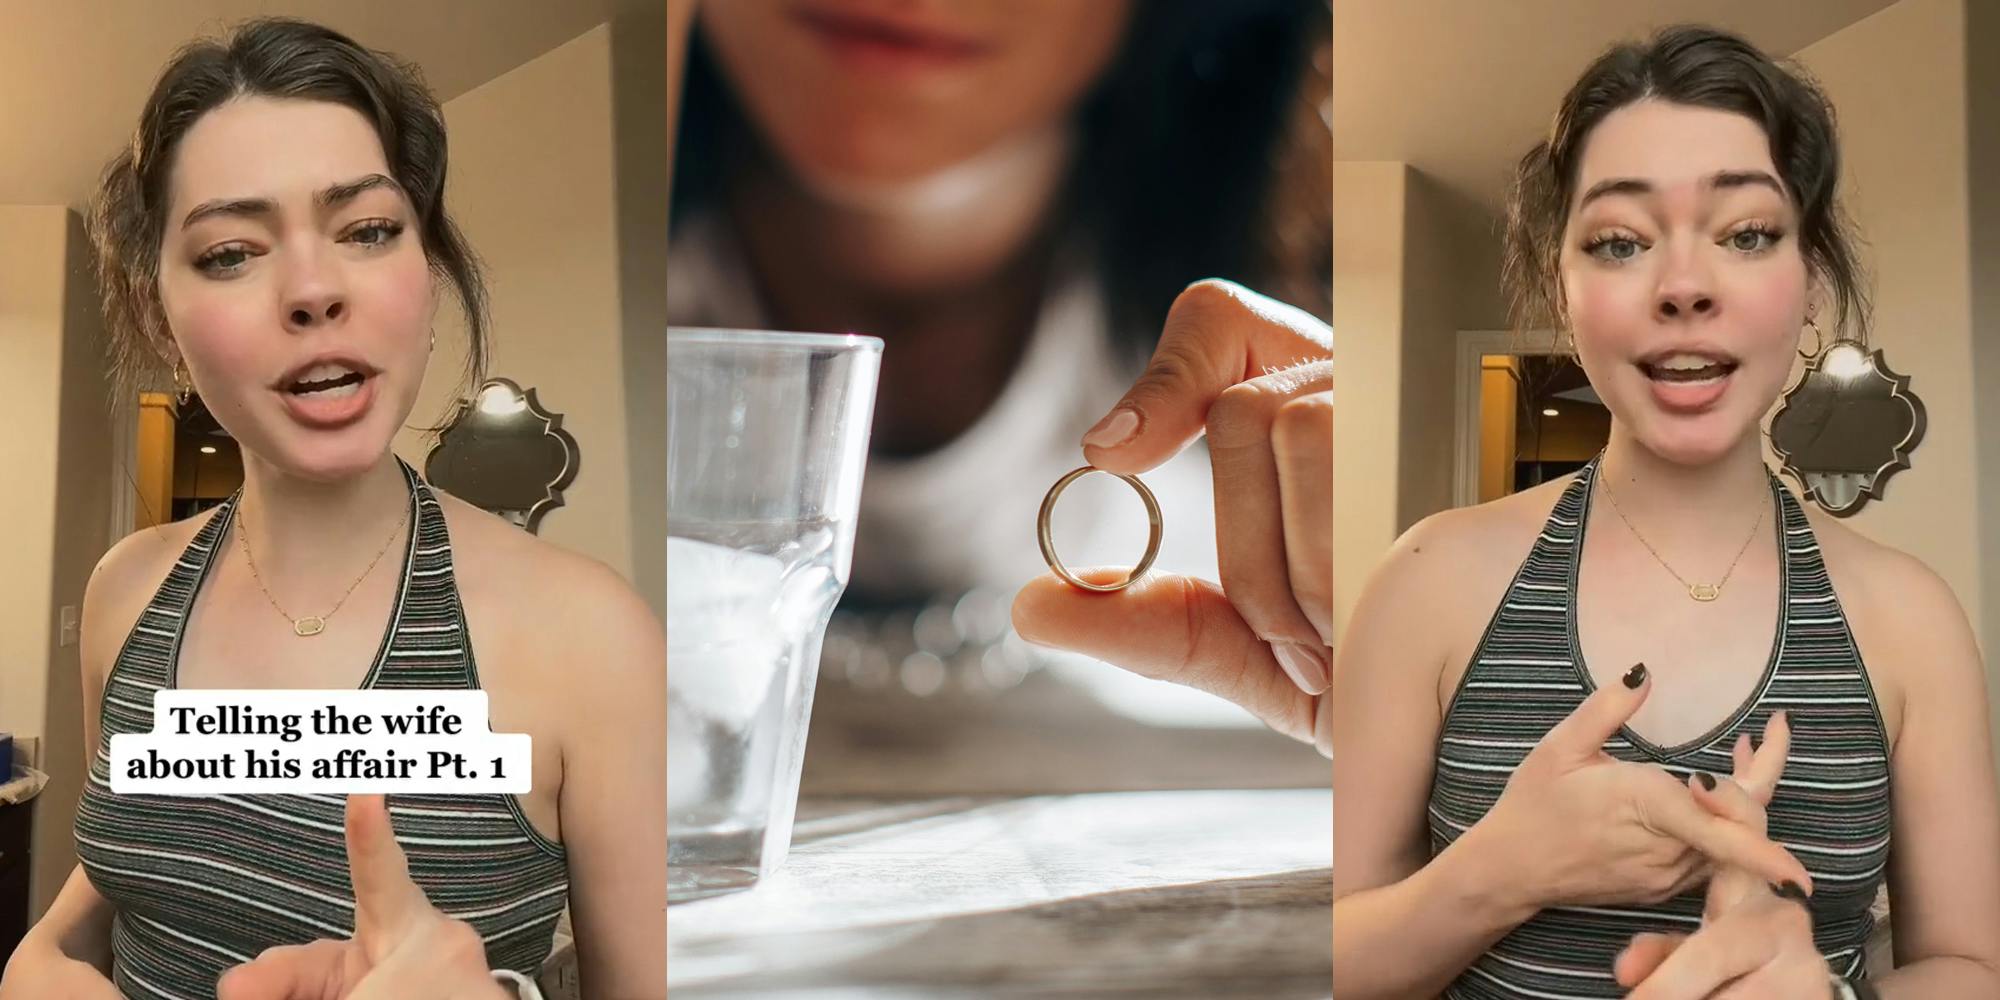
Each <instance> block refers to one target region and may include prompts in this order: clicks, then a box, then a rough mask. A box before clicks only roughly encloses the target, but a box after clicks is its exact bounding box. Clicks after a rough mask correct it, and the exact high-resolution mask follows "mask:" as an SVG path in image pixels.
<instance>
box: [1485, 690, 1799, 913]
mask: <svg viewBox="0 0 2000 1000" xmlns="http://www.w3.org/2000/svg"><path fill="white" fill-rule="evenodd" d="M1651 690H1652V683H1651V678H1650V677H1649V676H1648V674H1647V671H1646V669H1645V667H1644V665H1643V664H1641V665H1639V666H1635V667H1633V668H1632V670H1631V672H1629V673H1627V674H1626V675H1625V678H1624V683H1620V684H1609V685H1605V686H1604V687H1601V688H1599V689H1598V690H1597V691H1595V692H1594V693H1592V694H1591V696H1590V697H1588V698H1586V699H1584V701H1583V704H1581V705H1579V706H1577V709H1576V711H1575V712H1573V713H1571V715H1570V716H1569V717H1568V718H1567V719H1564V720H1563V721H1562V722H1561V723H1558V724H1557V725H1556V726H1555V727H1554V728H1553V729H1550V730H1549V732H1548V733H1547V735H1545V736H1543V737H1542V740H1541V742H1540V743H1539V744H1537V745H1536V747H1535V749H1534V750H1533V751H1531V752H1530V753H1529V754H1528V756H1527V759H1525V760H1524V761H1522V763H1521V766H1520V767H1519V768H1517V769H1516V770H1515V771H1514V774H1513V776H1512V777H1511V778H1510V779H1509V780H1508V782H1507V788H1506V791H1504V792H1503V793H1501V796H1500V799H1499V801H1498V802H1496V803H1495V804H1494V806H1493V808H1492V810H1491V811H1490V812H1488V813H1487V815H1486V816H1485V818H1483V819H1481V820H1480V821H1479V822H1478V823H1477V824H1474V826H1473V827H1472V829H1471V830H1469V831H1467V833H1466V834H1465V837H1464V838H1462V839H1463V840H1465V841H1467V842H1468V844H1467V846H1468V847H1469V848H1472V849H1475V850H1479V851H1483V852H1485V860H1486V863H1485V864H1483V865H1482V866H1481V867H1482V868H1484V869H1486V870H1487V871H1489V872H1492V873H1493V876H1492V877H1494V878H1496V879H1498V880H1500V882H1499V884H1498V885H1496V886H1495V888H1496V889H1497V890H1498V891H1500V892H1501V894H1502V896H1503V898H1506V899H1508V900H1509V901H1510V902H1512V903H1514V904H1515V905H1516V906H1518V907H1519V908H1521V909H1526V910H1535V909H1541V908H1544V907H1548V906H1565V905H1603V904H1614V903H1636V902H1647V903H1650V902H1658V901H1660V900H1664V899H1667V898H1670V897H1672V896H1675V895H1678V894H1679V893H1681V892H1685V891H1686V890H1687V889H1689V888H1692V887H1693V886H1694V885H1696V884H1698V883H1699V882H1700V880H1701V879H1702V878H1703V877H1705V875H1706V872H1707V871H1708V870H1710V869H1711V868H1712V869H1714V870H1718V871H1719V870H1723V869H1725V868H1729V867H1735V868H1740V869H1742V870H1743V871H1745V872H1747V873H1749V874H1751V875H1754V876H1756V877H1757V878H1759V879H1761V880H1763V881H1765V882H1772V883H1781V882H1788V881H1789V882H1795V883H1797V884H1799V885H1800V886H1803V887H1805V888H1806V889H1807V891H1810V890H1811V884H1812V883H1811V876H1810V875H1808V874H1807V873H1806V869H1805V866H1804V865H1802V864H1800V863H1799V861H1798V859H1797V858H1795V857H1793V856H1792V854H1791V852H1789V851H1787V850H1785V849H1784V848H1783V847H1781V846H1779V845H1777V844H1776V843H1773V842H1772V841H1771V840H1769V839H1768V838H1766V837H1765V836H1764V831H1763V829H1762V828H1761V826H1759V825H1755V824H1748V823H1743V822H1738V821H1735V820H1732V819H1729V818H1725V817H1723V816H1718V815H1716V814H1715V813H1713V812H1711V811H1710V810H1708V809H1705V808H1703V807H1702V805H1701V804H1700V803H1698V802H1697V801H1696V800H1695V798H1694V796H1692V795H1690V794H1689V792H1688V787H1687V786H1685V785H1682V784H1681V783H1680V782H1679V781H1676V780H1675V779H1674V778H1673V777H1671V776H1670V775H1668V774H1667V772H1666V771H1664V770H1662V769H1660V768H1658V767H1652V766H1648V765H1644V764H1634V763H1629V762H1625V761H1619V760H1615V759H1613V758H1612V757H1611V756H1609V755H1608V754H1606V753H1605V752H1604V750H1603V746H1604V742H1605V741H1606V740H1608V739H1610V738H1611V737H1612V736H1614V735H1615V734H1617V732H1618V731H1619V729H1620V728H1621V727H1623V726H1624V725H1625V723H1626V721H1627V720H1629V719H1630V718H1631V717H1632V715H1633V713H1635V712H1637V711H1638V709H1639V706H1640V705H1642V704H1644V703H1645V700H1646V695H1647V693H1648V692H1649V691H1651Z"/></svg>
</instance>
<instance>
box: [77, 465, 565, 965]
mask: <svg viewBox="0 0 2000 1000" xmlns="http://www.w3.org/2000/svg"><path fill="white" fill-rule="evenodd" d="M402 469H403V475H404V478H405V480H406V481H407V482H408V484H409V486H410V503H411V505H412V510H411V519H412V522H413V523H414V524H415V526H416V527H415V530H414V531H412V532H411V533H410V539H409V541H408V542H407V543H406V544H405V547H404V555H403V563H402V568H403V579H402V583H401V585H400V586H399V588H398V594H397V598H396V604H395V611H394V614H393V615H392V617H391V619H390V624H389V627H388V628H387V630H386V631H385V632H384V635H383V641H382V644H381V647H380V648H379V649H378V651H377V653H376V657H375V660H374V663H373V666H372V667H371V669H370V670H369V673H368V675H367V679H366V680H365V681H364V682H363V685H362V686H363V687H373V688H430V689H440V688H443V689H458V690H465V689H470V688H477V687H478V683H479V681H478V672H477V669H476V668H475V666H474V664H473V660H472V653H471V648H470V643H469V642H468V640H467V634H466V628H465V616H464V610H463V608H462V607H461V606H460V604H459V598H458V588H457V585H456V583H455V582H454V579H453V576H452V558H451V540H450V538H449V537H448V536H447V535H446V533H445V520H444V512H443V509H442V508H441V507H440V506H439V504H438V501H437V497H436V496H435V495H434V494H433V493H432V492H431V491H430V488H429V487H428V485H426V484H425V483H424V482H423V481H422V480H421V479H420V478H418V476H417V474H416V471H415V470H414V469H412V468H410V467H409V465H408V464H403V465H402ZM240 499H241V493H240V492H239V493H238V495H237V496H235V497H231V498H230V499H229V500H228V501H225V502H224V503H223V504H222V505H221V507H220V508H219V509H218V510H217V511H216V513H215V515H214V516H213V517H212V518H211V519H210V520H209V522H208V523H207V524H206V525H204V526H203V527H202V529H201V531H200V532H199V533H197V534H196V536H195V538H194V540H193V541H192V542H190V543H189V544H188V547H187V549H186V551H185V552H184V553H183V555H182V556H181V558H180V560H179V561H178V562H176V563H175V564H174V567H173V569H172V570H171V571H170V572H169V573H168V575H167V578H166V580H165V582H163V583H162V584H161V585H160V588H159V591H158V592H157V593H156V594H155V596H154V597H153V600H152V602H151V604H149V605H148V606H147V608H146V609H145V611H144V612H142V613H141V614H140V616H139V621H138V623H137V624H136V625H135V627H134V628H133V630H132V633H131V635H130V636H129V637H128V638H127V640H126V643H125V646H124V648H123V649H122V650H121V651H120V652H119V654H118V658H117V660H116V661H115V663H114V664H113V666H112V669H111V674H110V677H109V678H108V679H107V681H106V684H105V692H104V702H103V708H102V713H101V721H102V736H101V738H100V739H99V741H98V746H97V753H96V757H95V761H94V763H93V764H92V766H91V771H90V781H89V782H88V784H87V785H86V787H85V788H84V792H83V797H82V801H81V803H80V805H79V806H78V810H77V817H76V841H77V854H78V856H79V857H80V858H81V860H82V862H83V866H84V870H85V872H86V873H87V874H88V875H89V876H90V881H91V884H92V885H94V886H95V887H96V888H97V891H98V892H100V893H102V894H103V895H104V897H105V898H106V899H108V900H110V901H111V903H112V905H113V906H114V907H115V908H116V916H115V918H114V921H113V924H112V957H113V980H114V982H115V983H116V985H117V987H118V989H119V990H120V991H121V992H123V993H124V994H125V995H126V996H127V997H132V998H145V1000H213V998H214V996H215V985H216V980H217V979H218V978H220V976H221V975H222V973H223V972H224V971H225V970H227V969H228V968H229V967H231V966H233V965H236V964H238V963H241V962H246V961H249V960H251V959H253V958H255V957H256V956H257V953H258V952H260V951H262V950H264V949H265V948H269V947H272V946H274V945H281V944H300V943H304V942H306V941H309V940H312V939H314V938H343V937H347V936H348V935H349V934H351V933H352V932H353V927H354V892H353V889H352V887H351V885H350V884H349V881H348V870H347V849H346V840H345V836H344V832H343V823H342V814H343V804H344V799H343V798H342V797H341V796H338V795H256V796H246V795H217V796H204V797H188V798H182V797H171V796H147V795H113V794H112V793H111V786H110V783H109V782H110V776H109V766H110V759H111V758H110V754H111V737H112V736H114V735H116V734H118V733H143V732H148V731H150V730H151V729H152V727H153V707H152V706H153V692H155V691H157V690H159V689H161V688H171V687H172V686H173V685H174V683H175V675H176V668H177V665H178V661H179V653H180V643H181V635H182V623H183V622H184V621H185V620H186V618H187V615H188V610H189V608H190V607H192V606H193V603H194V598H195V594H196V592H197V591H198V590H199V589H200V587H201V584H202V581H203V580H204V579H205V578H206V576H207V574H208V569H209V566H210V565H211V560H212V559H213V558H214V557H215V556H216V554H217V552H218V550H220V549H222V548H223V546H224V544H225V542H224V539H226V538H227V537H228V531H229V526H230V524H231V522H232V520H233V519H234V515H235V511H236V506H237V503H238V501H239V500H240ZM389 813H390V819H391V822H392V824H393V825H394V827H395V830H396V839H397V841H398V842H399V843H400V844H401V845H402V847H403V850H404V852H405V853H406V854H407V855H408V857H409V864H410V876H411V878H412V879H413V880H414V881H415V882H416V883H417V885H419V886H421V887H422V888H423V890H424V893H425V895H427V896H428V897H430V900H431V902H432V904H433V905H435V906H436V907H437V908H438V909H439V910H441V911H443V912H444V913H445V914H447V915H448V916H452V917H456V918H458V919H461V920H464V921H466V922H467V923H469V924H471V925H472V926H473V927H474V928H475V929H477V930H478V931H479V933H480V935H481V936H482V937H483V938H484V939H485V942H486V955H487V962H488V964H489V965H490V966H491V967H493V968H496V969H500V968H505V969H513V970H515V971H517V972H521V973H523V974H526V975H528V976H530V977H532V976H534V975H535V974H536V973H538V972H539V971H540V968H541V964H542V962H543V960H544V959H545V958H547V956H548V953H549V949H550V947H551V943H552V937H553V933H554V930H555V925H556V921H557V918H558V917H560V915H561V913H562V910H563V907H564V905H565V904H566V903H567V901H568V895H569V875H568V866H567V864H566V863H565V858H564V852H563V848H562V846H561V845H560V844H557V843H555V842H552V841H550V840H549V839H548V838H546V837H544V836H542V835H541V834H540V833H538V832H537V831H536V830H535V829H534V828H533V827H532V826H531V825H530V824H529V822H528V820H527V817H526V816H525V815H524V814H523V813H522V812H521V810H520V807H519V804H518V803H517V802H516V801H515V799H514V797H513V796H510V795H499V794H486V795H470V796H452V795H392V796H390V797H389Z"/></svg>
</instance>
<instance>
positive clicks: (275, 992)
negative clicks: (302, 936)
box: [215, 939, 348, 1000]
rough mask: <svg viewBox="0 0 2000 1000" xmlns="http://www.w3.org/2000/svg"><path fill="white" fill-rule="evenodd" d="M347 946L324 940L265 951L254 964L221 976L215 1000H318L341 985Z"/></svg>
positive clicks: (216, 986)
mask: <svg viewBox="0 0 2000 1000" xmlns="http://www.w3.org/2000/svg"><path fill="white" fill-rule="evenodd" d="M347 954H348V950H347V942H345V941H329V940H325V939H321V940H318V941H313V942H310V943H308V944H290V945H279V946H277V947H274V948H266V949H264V950H263V951H262V952H260V953H259V954H258V955H257V958H256V960H255V961H252V962H247V963H245V964H243V965H239V966H236V967H235V968H232V969H230V970H229V971H227V972H225V973H223V974H222V979H221V981H219V982H217V983H216V984H215V1000H319V998H322V997H325V998H331V997H333V996H334V995H335V993H334V991H335V990H336V989H337V988H338V986H339V983H340V982H341V972H342V970H343V968H344V962H345V961H346V956H347Z"/></svg>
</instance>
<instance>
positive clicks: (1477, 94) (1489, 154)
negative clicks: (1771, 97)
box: [1333, 0, 1893, 214]
mask: <svg viewBox="0 0 2000 1000" xmlns="http://www.w3.org/2000/svg"><path fill="white" fill-rule="evenodd" d="M1892 2H1893V0H1747V2H1746V0H1625V2H1614V0H1334V5H1333V10H1334V13H1333V17H1334V23H1333V123H1334V124H1333V157H1334V159H1335V160H1341V161H1353V160H1391V161H1401V162H1404V163H1408V164H1410V165H1412V166H1414V167H1416V168H1417V169H1419V170H1421V171H1423V172H1424V173H1425V174H1427V175H1429V176H1430V177H1432V178H1433V179H1435V180H1437V181H1438V182H1439V183H1441V184H1442V185H1444V187H1445V188H1447V189H1448V190H1449V191H1450V192H1451V193H1453V194H1455V195H1457V196H1458V197H1459V198H1462V199H1471V200H1472V201H1475V202H1477V203H1478V204H1480V205H1481V206H1484V207H1485V208H1486V209H1487V210H1488V211H1489V212H1494V213H1496V214H1497V212H1498V209H1499V206H1500V204H1501V201H1502V198H1503V195H1504V192H1505V189H1506V183H1507V180H1508V175H1509V171H1510V170H1511V169H1512V165H1513V163H1514V161H1515V160H1516V159H1518V158H1519V156H1520V155H1521V154H1522V153H1525V152H1526V151H1527V149H1528V147H1529V146H1531V145H1533V144H1534V142H1535V140H1536V139H1537V138H1538V137H1539V136H1540V135H1541V133H1542V132H1543V130H1544V129H1546V128H1547V126H1548V121H1549V118H1550V117H1551V116H1552V115H1553V114H1554V112H1555V108H1556V104H1557V102H1559V101H1560V100H1561V99H1562V95H1563V93H1564V92H1565V91H1566V90H1567V89H1568V88H1569V86H1570V84H1571V83H1572V82H1574V80H1575V78H1576V75H1577V74H1578V73H1580V72H1581V71H1582V70H1583V68H1584V67H1585V66H1586V65H1588V64H1589V62H1590V60H1591V59H1593V58H1595V57H1596V56H1597V54H1598V53H1599V52H1601V51H1602V50H1603V49H1604V48H1605V47H1606V46H1607V45H1609V44H1611V43H1613V42H1616V41H1619V40H1622V39H1626V38H1636V37H1641V36H1643V35H1644V34H1646V33H1647V32H1648V31H1649V30H1650V29H1652V28H1655V27H1658V26H1661V25H1665V24H1672V23H1678V22H1688V21H1698V22H1705V23H1709V24H1714V25H1717V26H1719V27H1724V28H1729V29H1732V30H1735V31H1737V32H1739V33H1741V34H1743V35H1744V36H1745V37H1747V38H1749V39H1750V41H1751V42H1753V43H1755V44H1757V45H1758V46H1759V47H1761V48H1763V49H1765V50H1766V51H1768V52H1774V53H1781V54H1784V55H1791V54H1793V53H1795V52H1797V51H1798V50H1800V49H1803V48H1805V47H1807V46H1809V45H1811V44H1812V43H1814V42H1817V41H1819V40H1820V39H1822V38H1825V37H1827V36H1828V35H1831V34H1833V33H1835V32H1837V31H1839V30H1840V29H1842V28H1845V27H1847V26H1848V25H1851V24H1853V23H1855V22H1857V21H1860V20H1861V19H1863V18H1865V17H1867V16H1868V15H1870V14H1873V13H1875V12H1877V11H1879V10H1882V9H1883V8H1885V7H1888V6H1890V5H1891V3H1892Z"/></svg>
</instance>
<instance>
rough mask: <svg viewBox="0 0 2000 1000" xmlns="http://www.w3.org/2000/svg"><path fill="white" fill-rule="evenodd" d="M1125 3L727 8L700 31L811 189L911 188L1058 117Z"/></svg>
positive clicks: (830, 3)
mask: <svg viewBox="0 0 2000 1000" xmlns="http://www.w3.org/2000/svg"><path fill="white" fill-rule="evenodd" d="M1128 8H1129V0H730V2H727V3H709V4H703V5H702V7H701V14H700V16H701V20H702V25H703V29H704V31H705V32H706V34H707V37H708V38H709V39H710V41H711V47H712V48H713V49H714V51H715V52H716V54H717V58H718V59H719V61H720V62H721V64H722V68H723V71H724V72H725V73H726V74H727V76H728V77H729V80H730V84H731V86H732V88H733V89H734V90H735V91H736V93H737V95H738V96H739V98H740V99H741V100H742V102H743V103H744V105H745V106H746V108H747V110H748V113H749V115H750V116H751V117H752V118H753V119H755V121H756V123H757V126H758V129H759V131H760V132H762V133H763V135H764V136H765V138H766V140H767V141H769V142H770V144H771V145H772V146H773V147H774V148H775V149H776V150H777V152H778V154H779V155H780V156H782V157H783V158H784V159H785V161H786V162H787V163H788V164H789V165H790V166H791V168H792V169H793V170H794V171H795V172H797V173H798V174H800V175H801V176H802V177H804V178H805V179H806V180H807V181H808V183H814V182H823V183H826V184H842V183H847V184H852V183H894V182H899V181H910V180H916V179H919V178H923V177H926V176H929V175H931V174H934V173H936V172H937V171H940V170H942V169H944V168H947V167H950V166H953V165H955V164H958V163H961V162H963V161H965V160H968V159H970V158H972V157H974V156H976V155H978V154H979V153H981V152H984V151H986V150H988V149H990V148H992V147H993V146H995V145H996V144H998V143H1001V142H1003V141H1005V140H1007V139H1009V138H1011V137H1014V136H1017V135H1021V134H1024V133H1029V132H1033V131H1036V130H1038V129H1042V128H1046V127H1048V126H1051V125H1053V124H1055V123H1057V122H1059V121H1061V120H1063V119H1064V118H1066V117H1067V116H1068V114H1069V112H1070V109H1071V107H1072V106H1073V105H1075V103H1076V102H1077V101H1078V100H1079V99H1080V98H1081V97H1082V96H1083V94H1084V92H1085V91H1087V90H1088V89H1089V87H1090V85H1091V84H1092V83H1093V82H1095V81H1096V79H1097V78H1098V76H1099V75H1100V74H1102V73H1103V71H1104V69H1105V67H1106V66H1107V65H1108V64H1109V62H1110V60H1111V58H1112V55H1113V54H1114V52H1115V50H1116V49H1117V47H1118V42H1119V40H1120V38H1121V36H1122V32H1123V30H1124V27H1125V21H1126V16H1127V13H1128Z"/></svg>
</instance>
